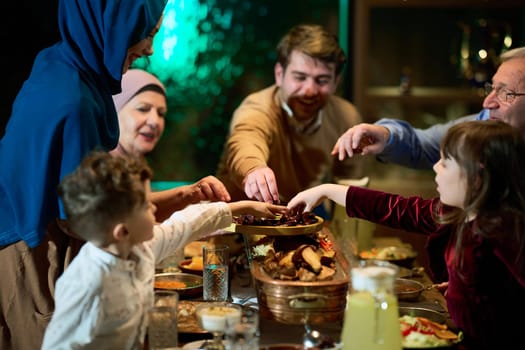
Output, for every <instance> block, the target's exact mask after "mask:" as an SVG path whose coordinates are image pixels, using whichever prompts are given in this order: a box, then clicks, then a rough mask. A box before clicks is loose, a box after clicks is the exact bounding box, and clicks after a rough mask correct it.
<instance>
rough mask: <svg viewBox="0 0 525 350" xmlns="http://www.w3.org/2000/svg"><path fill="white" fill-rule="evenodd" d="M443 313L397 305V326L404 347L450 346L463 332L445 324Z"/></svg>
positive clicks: (458, 339) (429, 347) (455, 343)
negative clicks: (399, 329)
mask: <svg viewBox="0 0 525 350" xmlns="http://www.w3.org/2000/svg"><path fill="white" fill-rule="evenodd" d="M446 321H447V318H446V316H445V315H444V314H442V313H439V312H437V311H434V310H430V309H425V308H418V307H399V326H400V328H401V335H402V344H403V348H404V349H435V348H452V347H454V346H456V345H457V344H458V343H460V342H461V340H462V338H463V334H462V333H461V332H457V331H456V330H454V329H453V328H451V327H449V326H448V325H447V322H446Z"/></svg>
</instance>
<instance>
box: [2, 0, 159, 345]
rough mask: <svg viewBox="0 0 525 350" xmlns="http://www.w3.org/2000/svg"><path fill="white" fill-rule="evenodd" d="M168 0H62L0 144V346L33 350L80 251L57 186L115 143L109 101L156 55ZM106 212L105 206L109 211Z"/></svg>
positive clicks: (115, 119) (115, 123) (115, 124)
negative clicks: (137, 65)
mask: <svg viewBox="0 0 525 350" xmlns="http://www.w3.org/2000/svg"><path fill="white" fill-rule="evenodd" d="M165 3H166V0H133V1H127V0H126V1H119V0H60V1H59V8H58V25H59V29H60V35H61V40H60V41H59V42H58V43H56V44H55V45H53V46H51V47H48V48H46V49H44V50H42V51H41V52H40V53H39V54H38V56H37V57H36V59H35V62H34V64H33V68H32V71H31V74H30V76H29V78H28V79H27V81H26V82H25V83H24V85H23V86H22V88H21V90H20V92H19V93H18V95H17V97H16V99H15V102H14V104H13V108H12V110H13V112H12V114H11V117H10V119H9V121H8V124H7V126H6V132H5V135H4V137H3V138H2V139H1V140H0V167H1V168H2V171H1V172H0V275H1V276H2V286H1V288H0V307H1V308H0V348H1V349H3V350H8V349H39V348H40V347H41V342H42V337H43V334H44V331H45V327H46V325H47V323H48V322H49V319H50V318H51V314H52V312H53V307H54V305H53V290H54V283H55V281H56V279H57V278H58V276H59V275H60V273H61V272H62V271H63V269H64V268H65V266H66V265H67V262H68V261H69V260H71V258H73V256H74V254H75V253H76V249H78V247H79V246H80V245H81V244H82V242H81V241H80V240H77V239H75V237H74V234H73V233H71V232H67V229H66V228H65V226H64V225H63V223H62V222H61V220H60V218H63V217H64V215H63V213H62V210H61V205H60V203H59V199H58V196H57V193H56V191H57V185H58V183H59V182H60V180H61V179H62V178H63V177H64V176H65V175H66V174H68V173H70V172H72V171H73V170H74V169H75V168H76V167H77V166H78V165H79V164H80V161H81V160H82V158H83V157H84V156H85V155H86V154H88V153H89V152H90V151H91V150H94V149H102V150H108V151H109V150H112V149H114V148H115V146H116V145H117V142H118V138H119V125H118V117H117V112H116V111H115V107H114V104H113V99H112V95H114V94H117V93H120V91H121V79H122V74H123V73H124V72H125V71H126V70H127V69H128V68H129V66H130V65H131V64H132V62H133V61H134V60H135V59H137V58H139V57H141V56H149V55H151V54H152V53H153V49H152V41H153V37H154V35H155V34H156V33H157V31H158V30H159V26H160V23H161V20H162V13H163V10H164V6H165ZM108 209H109V208H108Z"/></svg>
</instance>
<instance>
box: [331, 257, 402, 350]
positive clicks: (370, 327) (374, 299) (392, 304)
mask: <svg viewBox="0 0 525 350" xmlns="http://www.w3.org/2000/svg"><path fill="white" fill-rule="evenodd" d="M398 271H399V268H398V267H397V266H395V265H393V264H390V263H388V262H385V261H379V260H364V261H360V262H358V263H357V264H356V265H354V266H353V267H352V269H351V281H352V288H351V292H350V294H349V295H348V299H347V304H346V311H345V319H344V323H343V333H342V335H341V339H342V342H343V350H401V349H402V346H401V331H400V328H399V312H398V305H397V298H396V296H395V294H394V282H395V279H396V277H397V275H398Z"/></svg>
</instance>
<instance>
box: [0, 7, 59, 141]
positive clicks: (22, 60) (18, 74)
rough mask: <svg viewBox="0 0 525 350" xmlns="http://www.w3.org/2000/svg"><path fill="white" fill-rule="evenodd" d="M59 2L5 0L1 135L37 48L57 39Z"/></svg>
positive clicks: (0, 35) (0, 31)
mask: <svg viewBox="0 0 525 350" xmlns="http://www.w3.org/2000/svg"><path fill="white" fill-rule="evenodd" d="M57 3H58V0H41V1H37V0H17V1H2V4H1V5H0V13H1V20H0V38H1V39H0V43H2V44H1V45H2V54H1V60H2V69H3V79H2V85H3V86H2V89H1V91H2V98H1V99H0V135H3V133H4V128H5V124H6V122H7V119H8V118H9V115H10V113H11V105H12V103H13V100H14V98H15V96H16V94H17V92H18V90H19V89H20V87H21V86H22V83H23V82H24V80H25V79H26V78H27V77H28V75H29V72H30V70H31V66H32V64H33V60H34V58H35V56H36V54H37V52H38V51H39V50H40V49H42V48H44V47H46V46H49V45H51V44H52V43H54V42H55V41H56V40H58V37H59V35H58V28H57Z"/></svg>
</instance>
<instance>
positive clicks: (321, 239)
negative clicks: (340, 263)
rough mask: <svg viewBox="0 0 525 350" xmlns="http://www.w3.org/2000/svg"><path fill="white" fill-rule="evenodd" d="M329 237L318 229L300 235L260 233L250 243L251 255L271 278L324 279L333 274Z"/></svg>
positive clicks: (333, 262) (309, 280)
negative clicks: (265, 234) (312, 232)
mask: <svg viewBox="0 0 525 350" xmlns="http://www.w3.org/2000/svg"><path fill="white" fill-rule="evenodd" d="M332 245H333V243H332V241H331V240H330V239H329V238H328V237H327V236H326V235H325V234H322V233H320V232H317V233H315V234H309V235H301V236H263V237H262V238H260V239H259V240H258V241H256V242H255V243H254V244H253V246H252V247H251V255H252V258H253V259H256V260H257V261H260V262H261V263H262V267H263V269H264V271H265V272H266V273H267V274H268V275H269V276H270V277H271V278H274V279H281V280H292V281H293V280H299V281H305V282H312V281H324V280H329V279H331V278H332V277H333V276H334V274H335V268H336V267H335V265H336V264H335V250H333V249H332Z"/></svg>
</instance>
